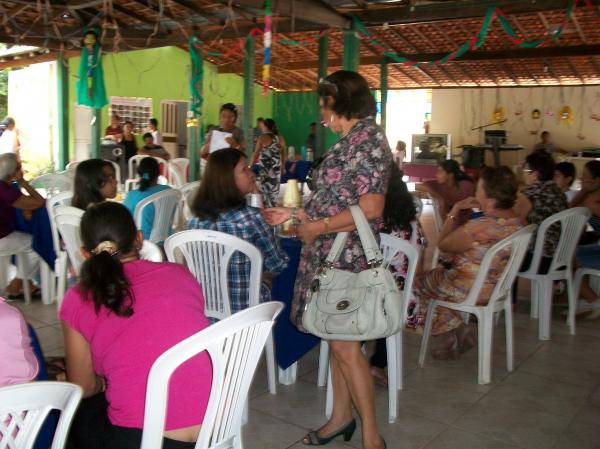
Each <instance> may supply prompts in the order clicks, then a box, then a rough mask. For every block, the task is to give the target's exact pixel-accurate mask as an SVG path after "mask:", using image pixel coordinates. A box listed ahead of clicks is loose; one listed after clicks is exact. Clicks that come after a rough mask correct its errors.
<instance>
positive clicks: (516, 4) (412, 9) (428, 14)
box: [340, 0, 600, 25]
mask: <svg viewBox="0 0 600 449" xmlns="http://www.w3.org/2000/svg"><path fill="white" fill-rule="evenodd" d="M589 1H590V2H591V3H592V4H593V5H600V0H589ZM490 6H498V7H499V8H501V9H502V10H503V11H504V12H505V13H506V14H526V13H535V12H539V11H549V10H553V9H564V8H565V7H566V2H565V1H564V0H544V1H535V2H532V1H515V0H470V1H451V2H450V1H448V2H439V4H431V3H428V4H425V5H407V6H390V7H386V6H381V7H379V8H375V7H373V8H370V9H368V10H367V11H364V10H361V9H357V8H346V9H341V8H340V10H341V11H347V12H353V13H355V14H356V15H357V16H358V18H359V19H360V20H361V21H362V22H364V23H365V24H367V25H381V24H383V23H389V24H415V23H427V22H437V21H441V20H452V19H467V18H474V17H483V16H484V15H485V13H486V11H487V9H488V8H489V7H490Z"/></svg>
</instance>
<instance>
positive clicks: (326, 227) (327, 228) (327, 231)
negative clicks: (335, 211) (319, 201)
mask: <svg viewBox="0 0 600 449" xmlns="http://www.w3.org/2000/svg"><path fill="white" fill-rule="evenodd" d="M323 224H325V232H324V234H329V217H325V218H323Z"/></svg>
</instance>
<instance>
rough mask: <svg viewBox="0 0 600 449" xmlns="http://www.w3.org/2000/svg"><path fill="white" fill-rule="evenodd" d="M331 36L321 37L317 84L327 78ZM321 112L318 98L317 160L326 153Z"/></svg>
mask: <svg viewBox="0 0 600 449" xmlns="http://www.w3.org/2000/svg"><path fill="white" fill-rule="evenodd" d="M328 54H329V35H328V34H325V35H323V36H321V37H319V73H318V79H317V82H318V81H319V80H321V79H323V78H325V77H326V76H327V66H328V63H329V58H328ZM321 120H323V117H322V116H321V111H320V110H319V98H317V119H316V120H315V121H316V122H317V126H316V128H317V130H316V131H317V135H316V146H317V148H313V150H314V151H315V159H317V158H318V157H321V156H322V155H323V153H325V128H324V127H323V125H321Z"/></svg>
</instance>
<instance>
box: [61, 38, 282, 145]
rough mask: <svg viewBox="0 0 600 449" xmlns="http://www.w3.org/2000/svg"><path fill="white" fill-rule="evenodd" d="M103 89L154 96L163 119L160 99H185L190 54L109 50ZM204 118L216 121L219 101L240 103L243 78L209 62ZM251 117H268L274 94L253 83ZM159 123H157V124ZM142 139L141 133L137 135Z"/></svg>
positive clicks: (74, 68) (73, 64)
mask: <svg viewBox="0 0 600 449" xmlns="http://www.w3.org/2000/svg"><path fill="white" fill-rule="evenodd" d="M79 61H80V58H79V57H75V58H71V59H69V72H70V77H69V102H70V104H71V110H70V111H69V112H70V114H69V130H70V132H69V142H70V145H69V147H70V149H71V156H72V155H73V154H74V143H73V140H74V139H73V128H74V127H73V115H74V114H73V111H74V107H73V106H74V105H75V103H76V100H77V97H76V95H75V85H76V82H77V76H76V75H77V73H78V67H79ZM102 63H103V67H104V82H105V84H106V93H107V95H108V96H109V97H110V96H123V97H147V98H152V99H153V106H152V110H153V114H154V116H155V117H156V118H157V119H158V121H159V124H160V122H162V117H161V113H160V104H161V101H163V100H188V99H189V90H188V73H189V57H188V54H187V52H185V51H183V50H181V49H179V48H177V47H161V48H153V49H147V50H137V51H130V52H121V53H108V54H105V55H104V56H103V58H102ZM203 87H204V104H203V112H204V120H203V125H204V126H205V125H207V124H210V123H212V124H216V123H218V120H219V107H220V105H221V104H222V103H227V102H231V103H235V104H242V103H243V101H242V100H243V80H242V78H241V77H239V76H237V75H219V74H218V73H217V68H216V66H214V65H213V64H211V63H208V62H206V63H205V64H204V83H203ZM254 95H255V108H254V119H256V118H257V117H260V116H262V117H271V116H272V114H273V112H272V111H273V108H272V102H273V98H272V96H273V94H272V93H269V95H268V96H266V97H263V96H262V94H261V87H260V86H259V85H258V84H257V85H255V91H254ZM108 122H109V117H108V107H105V108H103V110H102V124H101V126H102V127H101V129H102V132H104V128H106V126H107V125H108ZM159 126H160V125H159ZM139 140H140V143H141V137H140V138H139Z"/></svg>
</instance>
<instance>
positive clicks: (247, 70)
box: [243, 36, 256, 160]
mask: <svg viewBox="0 0 600 449" xmlns="http://www.w3.org/2000/svg"><path fill="white" fill-rule="evenodd" d="M244 48H245V50H246V51H245V55H244V117H243V127H244V139H245V140H246V155H247V156H248V160H250V158H251V157H252V152H253V151H254V148H253V147H252V142H253V141H254V132H253V126H254V54H255V49H256V38H255V37H254V36H246V45H245V47H244Z"/></svg>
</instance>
